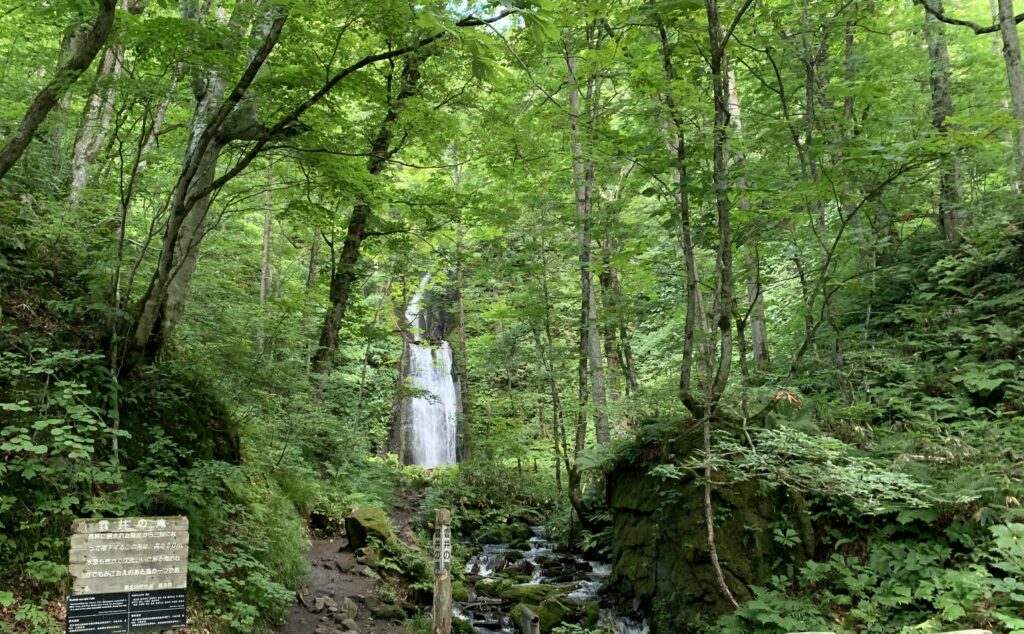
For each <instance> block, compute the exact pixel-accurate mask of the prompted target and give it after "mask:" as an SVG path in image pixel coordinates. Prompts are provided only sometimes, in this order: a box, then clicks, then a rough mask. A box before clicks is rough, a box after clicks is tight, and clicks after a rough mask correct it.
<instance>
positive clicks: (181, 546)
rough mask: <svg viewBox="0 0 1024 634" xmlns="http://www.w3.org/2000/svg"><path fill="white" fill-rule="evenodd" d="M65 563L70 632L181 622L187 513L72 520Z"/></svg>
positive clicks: (114, 632)
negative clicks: (69, 578) (68, 579)
mask: <svg viewBox="0 0 1024 634" xmlns="http://www.w3.org/2000/svg"><path fill="white" fill-rule="evenodd" d="M68 564H69V565H68V568H69V570H70V572H71V576H72V578H73V583H72V587H71V596H70V597H68V619H67V630H66V631H67V632H68V634H72V633H74V634H86V633H98V632H103V633H104V634H122V633H124V634H129V633H131V632H146V631H154V630H165V629H169V628H176V627H184V626H185V585H186V582H187V575H188V519H187V518H185V517H126V518H117V519H100V520H75V522H74V523H73V524H72V535H71V551H70V553H69V555H68Z"/></svg>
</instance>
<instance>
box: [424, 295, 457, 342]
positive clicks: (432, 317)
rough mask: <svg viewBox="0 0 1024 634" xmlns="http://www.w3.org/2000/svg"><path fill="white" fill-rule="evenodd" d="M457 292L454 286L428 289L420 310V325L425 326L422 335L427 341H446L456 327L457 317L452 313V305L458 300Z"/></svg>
mask: <svg viewBox="0 0 1024 634" xmlns="http://www.w3.org/2000/svg"><path fill="white" fill-rule="evenodd" d="M455 292H456V291H455V289H454V288H445V289H443V290H442V289H429V290H428V291H427V293H426V296H425V297H424V298H423V309H422V311H421V312H420V325H421V327H422V328H423V332H422V334H421V336H422V337H423V338H424V339H426V340H427V341H430V342H433V343H438V342H440V341H445V340H447V339H448V335H450V334H451V332H452V329H453V328H455V317H454V316H453V315H452V307H453V306H454V305H455V301H456V295H455Z"/></svg>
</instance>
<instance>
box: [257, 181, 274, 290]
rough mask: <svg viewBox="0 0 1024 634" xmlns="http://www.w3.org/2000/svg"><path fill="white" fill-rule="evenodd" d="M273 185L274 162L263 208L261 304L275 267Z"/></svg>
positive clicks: (271, 280) (268, 288)
mask: <svg viewBox="0 0 1024 634" xmlns="http://www.w3.org/2000/svg"><path fill="white" fill-rule="evenodd" d="M273 185H274V167H273V164H271V165H270V166H268V167H267V194H266V200H265V201H264V205H265V206H264V209H263V255H262V261H261V265H260V306H263V305H264V304H266V303H267V299H269V297H270V285H271V283H272V282H273V276H274V272H273V271H274V269H273V267H272V266H271V265H270V247H271V245H272V237H273V232H272V228H273V222H272V221H273V219H274V214H273V213H272V209H271V207H272V204H273Z"/></svg>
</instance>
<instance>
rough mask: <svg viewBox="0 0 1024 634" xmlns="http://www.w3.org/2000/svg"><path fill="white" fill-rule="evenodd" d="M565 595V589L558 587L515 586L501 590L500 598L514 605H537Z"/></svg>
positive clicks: (499, 592)
mask: <svg viewBox="0 0 1024 634" xmlns="http://www.w3.org/2000/svg"><path fill="white" fill-rule="evenodd" d="M565 593H566V591H565V589H563V588H558V587H556V586H549V585H543V584H542V585H535V586H533V585H515V586H509V587H507V588H504V589H502V590H499V591H498V596H499V597H501V598H502V599H505V600H506V601H511V602H512V603H526V604H530V605H537V604H540V603H543V602H544V601H546V600H548V599H550V598H553V597H560V596H563V595H564V594H565Z"/></svg>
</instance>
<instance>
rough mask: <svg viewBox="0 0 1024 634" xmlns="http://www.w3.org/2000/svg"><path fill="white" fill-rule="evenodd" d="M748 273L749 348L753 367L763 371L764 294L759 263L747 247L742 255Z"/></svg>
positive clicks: (765, 353)
mask: <svg viewBox="0 0 1024 634" xmlns="http://www.w3.org/2000/svg"><path fill="white" fill-rule="evenodd" d="M744 260H745V264H746V266H747V269H748V271H749V273H748V278H747V302H748V303H749V305H750V317H749V318H748V319H747V321H749V322H750V347H751V356H752V357H753V361H754V367H755V368H757V369H759V370H760V369H764V367H765V366H766V365H767V364H768V327H767V325H766V324H765V314H764V293H763V291H762V287H761V262H760V258H758V257H757V255H756V249H752V248H750V247H747V249H746V254H745V255H744Z"/></svg>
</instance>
